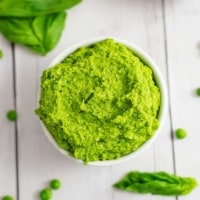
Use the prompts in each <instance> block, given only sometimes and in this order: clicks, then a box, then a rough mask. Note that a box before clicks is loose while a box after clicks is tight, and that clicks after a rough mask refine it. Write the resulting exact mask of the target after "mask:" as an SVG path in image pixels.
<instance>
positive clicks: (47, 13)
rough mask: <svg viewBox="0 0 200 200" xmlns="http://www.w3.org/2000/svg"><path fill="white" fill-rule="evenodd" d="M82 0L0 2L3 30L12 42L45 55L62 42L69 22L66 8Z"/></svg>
mask: <svg viewBox="0 0 200 200" xmlns="http://www.w3.org/2000/svg"><path fill="white" fill-rule="evenodd" d="M79 2H81V0H34V1H33V0H15V1H11V0H3V1H0V33H2V34H3V35H4V36H5V37H6V38H7V39H8V40H9V41H11V42H13V43H17V44H22V45H25V46H27V47H28V48H30V49H31V50H33V51H35V52H37V53H39V54H41V55H45V54H46V53H48V52H49V51H50V50H52V49H53V48H54V47H55V46H56V44H57V43H58V41H59V38H60V36H61V33H62V30H63V29H64V25H65V18H66V14H65V9H68V8H71V7H73V6H75V5H76V4H78V3H79Z"/></svg>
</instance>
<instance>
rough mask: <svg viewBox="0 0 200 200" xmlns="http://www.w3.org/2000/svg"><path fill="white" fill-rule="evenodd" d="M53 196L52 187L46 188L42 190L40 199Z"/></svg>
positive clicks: (43, 199) (46, 199)
mask: <svg viewBox="0 0 200 200" xmlns="http://www.w3.org/2000/svg"><path fill="white" fill-rule="evenodd" d="M52 196H53V193H52V191H51V190H50V189H48V188H46V189H43V190H42V191H41V192H40V199H41V200H50V199H51V198H52Z"/></svg>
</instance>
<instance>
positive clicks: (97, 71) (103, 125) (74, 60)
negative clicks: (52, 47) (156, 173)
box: [36, 39, 160, 163]
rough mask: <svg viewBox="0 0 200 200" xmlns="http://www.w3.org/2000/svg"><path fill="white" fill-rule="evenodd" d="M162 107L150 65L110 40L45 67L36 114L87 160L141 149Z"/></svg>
mask: <svg viewBox="0 0 200 200" xmlns="http://www.w3.org/2000/svg"><path fill="white" fill-rule="evenodd" d="M159 107H160V91H159V88H158V87H157V86H156V84H155V82H154V80H153V75H152V70H151V69H150V68H149V67H148V66H145V65H144V64H143V63H142V62H141V60H140V59H139V58H138V57H137V56H135V55H134V54H133V52H132V51H131V50H129V49H128V48H127V47H125V46H124V45H122V44H118V43H116V42H115V41H114V40H112V39H106V40H104V41H101V42H98V43H96V44H94V45H92V46H89V47H82V48H80V49H78V50H77V51H75V52H74V53H72V54H71V55H70V56H68V57H66V58H65V59H64V60H63V61H62V62H61V63H59V64H57V65H56V66H54V67H52V68H49V69H47V70H45V71H44V72H43V75H42V78H41V99H40V106H39V108H38V109H37V110H36V113H37V115H38V116H39V117H40V119H41V120H42V121H43V122H44V124H45V125H46V127H47V129H48V130H49V131H50V133H51V134H52V135H53V137H54V138H55V140H56V141H57V143H58V145H59V146H60V147H61V148H63V149H65V150H67V151H69V152H70V153H71V154H72V155H73V156H74V157H75V158H78V159H81V160H83V161H84V162H86V163H87V162H89V161H96V160H111V159H118V158H120V157H122V156H124V155H127V154H129V153H131V152H133V151H135V150H136V149H138V147H140V146H141V145H142V144H143V143H144V142H145V141H147V140H148V139H149V138H150V137H151V136H152V135H153V134H154V132H155V130H156V129H157V128H158V124H159V122H158V111H159Z"/></svg>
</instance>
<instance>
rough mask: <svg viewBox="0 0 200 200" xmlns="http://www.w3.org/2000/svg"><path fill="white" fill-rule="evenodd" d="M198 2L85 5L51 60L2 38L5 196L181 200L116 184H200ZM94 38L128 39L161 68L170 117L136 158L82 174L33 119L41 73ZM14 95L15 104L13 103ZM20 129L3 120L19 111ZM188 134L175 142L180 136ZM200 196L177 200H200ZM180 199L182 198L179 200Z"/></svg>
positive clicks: (0, 136) (136, 0)
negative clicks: (179, 180)
mask: <svg viewBox="0 0 200 200" xmlns="http://www.w3.org/2000/svg"><path fill="white" fill-rule="evenodd" d="M199 24H200V1H199V0H190V1H189V0H165V1H164V0H123V1H122V0H84V1H83V2H82V3H81V4H80V5H78V6H77V7H74V8H73V9H71V10H70V11H68V19H67V23H66V28H65V30H64V32H63V35H62V38H61V40H60V42H59V44H58V45H57V47H56V48H55V49H54V50H53V51H52V52H51V53H49V54H48V55H47V56H46V57H41V56H38V55H36V54H34V53H32V52H29V51H28V50H27V49H25V48H23V47H21V46H18V45H15V46H14V47H12V46H11V45H10V44H9V43H8V42H7V41H5V40H4V39H3V37H0V49H2V50H3V51H4V57H3V59H1V60H0V196H2V195H4V194H6V193H8V194H12V195H13V196H14V197H15V198H16V199H18V200H27V199H30V200H32V199H33V200H37V199H39V197H38V193H39V191H40V190H41V189H43V188H45V187H48V182H49V180H51V179H52V178H56V177H57V178H59V179H60V180H61V181H62V188H61V189H60V190H59V191H56V192H54V199H70V200H78V199H82V200H94V199H95V200H102V199H104V200H121V199H123V200H132V199H137V200H139V199H140V200H147V199H148V200H154V199H155V200H161V199H168V200H174V199H176V197H161V196H152V195H137V194H132V193H126V192H121V191H117V190H115V189H113V188H112V184H113V183H114V182H115V181H117V180H118V179H119V178H121V177H122V176H123V175H124V174H125V173H126V172H128V171H131V170H140V171H159V170H164V171H168V172H171V173H177V174H178V175H184V176H194V177H196V178H197V180H198V181H199V182H200V158H199V155H198V152H199V151H200V145H199V144H198V143H199V141H200V134H199V121H200V120H199V119H200V98H198V97H197V96H196V95H195V89H196V88H197V87H199V86H200V78H199V77H200V76H199V75H200V67H199V65H200V47H199V46H200V45H198V44H199V43H200V27H199ZM96 36H115V37H119V38H123V39H125V40H128V41H130V42H133V43H135V44H136V45H138V46H140V47H141V48H143V49H144V50H145V51H146V52H147V53H149V55H151V56H152V57H153V59H154V60H155V61H156V62H157V64H158V65H159V67H160V69H161V71H162V73H163V76H164V78H165V81H166V83H167V85H168V87H169V94H170V104H169V113H168V115H167V119H166V121H165V126H164V127H163V129H162V133H161V134H160V135H159V136H158V138H157V140H156V141H155V143H154V144H153V145H152V146H151V147H150V148H149V149H148V150H147V151H145V152H144V153H142V154H141V155H139V156H138V157H136V158H134V159H132V160H130V161H127V162H125V163H123V164H120V165H116V166H109V167H91V166H82V165H80V164H78V163H75V162H74V161H71V160H69V159H67V158H65V157H64V156H63V155H61V154H60V153H59V152H57V150H55V149H54V147H52V145H51V144H49V142H48V141H47V139H46V137H45V136H44V135H43V132H42V129H41V126H40V123H39V120H38V118H37V117H36V116H35V114H34V109H35V108H36V98H37V90H38V87H39V78H40V76H41V73H42V70H43V69H44V67H45V66H47V64H48V63H49V62H50V61H51V60H52V58H53V57H54V56H55V55H57V54H58V53H59V52H60V51H61V50H63V49H64V48H66V47H68V46H69V45H71V44H73V43H74V42H76V41H80V40H82V39H88V38H90V37H96ZM15 90H16V96H15ZM15 106H16V109H17V111H18V113H19V119H18V121H17V123H16V124H15V123H12V122H8V121H7V120H6V117H5V114H6V111H7V110H9V109H12V108H15ZM179 127H182V128H184V129H186V130H187V132H188V137H187V138H186V139H185V140H178V139H176V138H174V137H172V136H173V131H174V130H175V129H176V128H179ZM16 159H17V160H16ZM199 197H200V188H197V189H195V190H194V191H193V192H192V193H191V194H189V195H187V196H185V197H181V198H180V199H187V200H194V199H199ZM178 199H179V198H178Z"/></svg>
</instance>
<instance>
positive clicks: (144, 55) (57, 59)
mask: <svg viewBox="0 0 200 200" xmlns="http://www.w3.org/2000/svg"><path fill="white" fill-rule="evenodd" d="M106 38H112V39H114V40H115V41H116V42H118V43H121V44H123V45H125V46H127V47H128V48H129V49H131V50H132V51H133V52H134V54H135V55H137V56H138V57H139V58H141V60H142V61H143V62H144V63H145V64H147V65H148V66H149V67H151V69H152V71H153V75H154V79H155V82H156V84H157V86H158V87H159V89H160V92H161V106H160V110H159V116H158V117H159V127H158V129H157V130H156V132H155V133H154V135H153V136H152V137H151V138H150V139H149V140H147V141H146V142H145V143H144V144H143V145H142V146H140V147H139V148H138V149H137V150H136V151H134V152H132V153H130V154H128V155H126V156H123V157H121V158H119V159H116V160H106V161H92V162H89V163H88V165H93V166H106V165H113V164H118V163H122V162H124V161H127V160H130V159H132V158H133V157H135V156H137V155H138V154H140V153H141V152H143V151H144V150H145V149H147V147H149V146H150V145H151V144H152V143H153V141H154V140H155V139H156V137H157V135H158V134H159V132H160V130H161V128H162V126H163V123H164V119H165V116H166V111H167V106H168V102H167V99H168V95H167V90H166V86H165V83H164V80H163V77H162V74H161V73H160V70H159V68H158V66H157V65H156V63H155V62H154V61H153V60H152V58H151V57H150V56H149V55H148V54H147V53H145V52H144V51H143V50H142V49H141V48H139V47H137V46H136V45H134V44H133V43H130V42H127V41H125V40H122V39H119V38H115V37H98V38H92V39H88V40H84V41H81V42H78V43H76V44H74V45H72V46H70V47H67V48H66V49H64V50H63V51H62V52H61V53H59V54H58V55H57V57H55V58H54V59H53V60H52V61H51V62H50V64H49V65H48V66H47V68H50V67H52V66H54V65H56V64H58V63H60V62H61V61H62V60H63V59H64V58H65V57H67V56H68V55H70V54H71V53H72V52H74V51H75V50H77V49H78V48H79V47H82V46H88V45H91V44H94V43H96V42H99V41H101V40H104V39H106ZM39 98H40V89H39V93H38V106H39ZM40 122H41V125H42V128H43V131H44V133H45V135H46V136H47V138H48V140H49V141H50V143H51V144H52V145H53V146H54V147H55V148H56V149H57V150H58V151H59V152H61V153H62V154H64V155H65V156H66V157H68V158H70V159H73V160H75V161H78V162H80V163H83V161H82V160H79V159H76V158H74V157H73V156H71V155H70V154H69V153H68V152H67V151H66V150H64V149H61V148H60V147H59V146H58V144H57V143H56V141H55V139H54V138H53V136H52V135H51V133H49V131H48V130H47V128H46V127H45V125H44V123H43V122H42V120H40Z"/></svg>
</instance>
